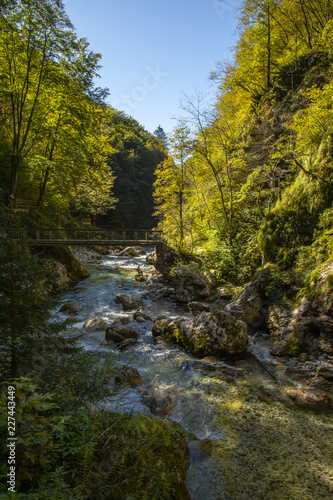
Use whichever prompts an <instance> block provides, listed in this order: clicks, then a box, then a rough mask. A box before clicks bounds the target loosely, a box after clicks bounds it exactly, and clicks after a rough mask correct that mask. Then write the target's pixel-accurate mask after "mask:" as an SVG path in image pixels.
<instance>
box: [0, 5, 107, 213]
mask: <svg viewBox="0 0 333 500" xmlns="http://www.w3.org/2000/svg"><path fill="white" fill-rule="evenodd" d="M99 58H100V55H99V54H94V53H93V52H91V51H89V49H88V43H87V41H86V40H85V39H78V38H77V36H76V34H75V31H74V28H73V26H72V24H71V22H70V20H69V19H68V17H67V16H66V14H65V11H64V8H63V6H62V3H61V2H59V1H57V0H22V1H20V2H8V3H6V4H4V5H3V6H2V10H1V18H0V63H1V64H0V103H1V109H2V122H1V125H0V139H1V147H0V157H1V158H2V160H3V161H1V169H0V179H1V183H2V185H4V186H5V189H4V192H3V195H6V193H12V194H13V195H15V196H16V197H17V198H24V199H33V200H35V201H37V203H38V208H39V209H42V207H43V208H44V210H45V211H46V212H47V213H48V215H49V217H50V216H53V217H54V216H55V215H59V214H60V215H61V214H64V213H68V211H69V207H70V206H71V205H76V204H77V205H78V206H79V207H80V210H83V208H84V209H85V210H86V211H88V212H90V213H93V214H95V213H99V212H101V211H103V210H105V209H106V208H109V207H110V206H112V204H113V202H114V199H113V198H112V196H111V192H110V189H111V187H112V183H113V176H112V173H111V172H110V169H109V167H108V166H107V164H106V156H107V154H108V152H109V151H110V149H109V143H108V135H107V133H106V131H105V129H106V122H105V107H104V106H103V105H102V102H103V97H105V95H106V92H105V91H103V90H100V91H98V90H97V89H94V83H93V80H94V78H95V77H96V76H97V71H98V61H99ZM3 201H7V200H5V199H3Z"/></svg>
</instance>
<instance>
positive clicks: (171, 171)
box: [154, 122, 191, 249]
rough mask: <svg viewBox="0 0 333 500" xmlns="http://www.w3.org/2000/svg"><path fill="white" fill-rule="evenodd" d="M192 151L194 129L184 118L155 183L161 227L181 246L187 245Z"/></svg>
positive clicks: (160, 166) (174, 134)
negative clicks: (187, 204)
mask: <svg viewBox="0 0 333 500" xmlns="http://www.w3.org/2000/svg"><path fill="white" fill-rule="evenodd" d="M190 154H191V137H190V131H189V129H188V127H187V126H186V124H185V123H184V122H180V123H179V124H178V126H177V127H176V128H175V130H174V132H173V134H172V135H171V137H170V155H169V156H168V157H167V158H166V159H165V160H164V161H163V162H162V163H161V164H160V165H159V166H158V167H157V170H156V177H157V179H156V181H155V184H154V197H155V202H156V203H157V210H156V215H157V216H158V217H159V218H160V227H162V229H163V231H164V232H165V234H167V235H168V238H169V239H171V240H174V241H175V243H176V246H177V247H178V248H179V249H182V248H183V247H184V239H185V225H186V220H185V219H186V216H185V204H186V191H187V188H188V175H187V168H188V165H187V160H188V158H189V155H190ZM170 237H171V238H170Z"/></svg>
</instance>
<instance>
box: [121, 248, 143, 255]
mask: <svg viewBox="0 0 333 500" xmlns="http://www.w3.org/2000/svg"><path fill="white" fill-rule="evenodd" d="M146 254H147V252H146V250H145V249H144V248H142V247H127V248H125V249H124V250H122V251H121V252H119V255H120V256H121V257H140V256H141V255H146Z"/></svg>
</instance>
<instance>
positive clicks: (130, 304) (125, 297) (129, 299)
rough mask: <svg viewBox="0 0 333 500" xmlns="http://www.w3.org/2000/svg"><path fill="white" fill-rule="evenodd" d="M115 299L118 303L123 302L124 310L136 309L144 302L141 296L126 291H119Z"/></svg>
mask: <svg viewBox="0 0 333 500" xmlns="http://www.w3.org/2000/svg"><path fill="white" fill-rule="evenodd" d="M114 301H115V302H116V304H122V306H123V309H124V311H129V310H130V309H136V308H137V307H139V305H141V303H142V301H141V299H140V297H134V295H131V294H126V293H118V294H117V296H116V298H115V299H114Z"/></svg>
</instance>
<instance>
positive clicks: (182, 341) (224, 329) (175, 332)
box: [153, 311, 247, 356]
mask: <svg viewBox="0 0 333 500" xmlns="http://www.w3.org/2000/svg"><path fill="white" fill-rule="evenodd" d="M153 335H154V337H160V336H162V337H164V338H166V339H168V340H171V341H173V342H175V343H177V344H179V345H181V346H183V347H185V348H186V349H188V350H189V351H190V352H192V353H193V354H195V355H197V356H212V355H233V354H240V353H242V352H243V351H244V349H245V347H246V343H247V327H246V324H245V323H244V322H242V321H239V320H237V319H236V318H234V317H233V316H231V315H230V314H227V313H225V312H222V311H219V312H217V313H208V312H204V313H202V314H200V315H199V316H197V317H196V318H195V319H193V320H191V321H189V322H187V321H186V320H184V319H182V318H177V319H175V320H167V319H161V320H157V321H156V322H155V324H154V327H153Z"/></svg>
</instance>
